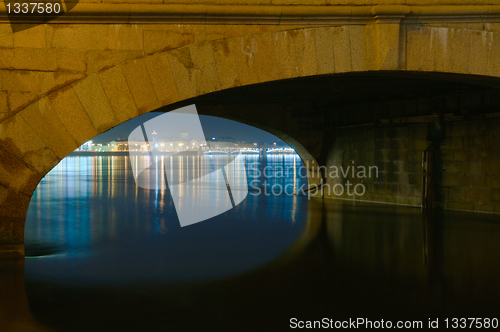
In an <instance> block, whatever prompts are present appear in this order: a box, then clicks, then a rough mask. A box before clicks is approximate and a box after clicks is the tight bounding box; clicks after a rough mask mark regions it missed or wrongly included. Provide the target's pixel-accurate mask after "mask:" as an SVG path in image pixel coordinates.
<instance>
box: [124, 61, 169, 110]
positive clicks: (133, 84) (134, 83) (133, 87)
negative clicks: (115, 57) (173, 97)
mask: <svg viewBox="0 0 500 332" xmlns="http://www.w3.org/2000/svg"><path fill="white" fill-rule="evenodd" d="M122 71H123V74H124V75H125V79H126V80H127V84H128V87H129V89H130V92H131V93H132V97H133V98H134V102H135V105H136V106H137V110H138V112H139V114H142V113H145V112H149V111H153V110H155V109H156V108H158V107H160V106H161V105H160V103H159V101H158V99H157V98H156V93H155V90H154V88H153V83H152V82H151V78H150V77H149V73H148V69H147V68H146V63H145V61H144V60H134V61H131V62H129V63H127V64H125V65H123V66H122Z"/></svg>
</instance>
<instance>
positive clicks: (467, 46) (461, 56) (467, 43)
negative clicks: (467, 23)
mask: <svg viewBox="0 0 500 332" xmlns="http://www.w3.org/2000/svg"><path fill="white" fill-rule="evenodd" d="M452 31H453V32H452V36H451V61H452V66H451V69H452V72H453V73H464V74H466V73H468V72H469V63H470V57H471V54H470V50H471V35H472V34H471V31H468V30H463V29H457V30H452Z"/></svg>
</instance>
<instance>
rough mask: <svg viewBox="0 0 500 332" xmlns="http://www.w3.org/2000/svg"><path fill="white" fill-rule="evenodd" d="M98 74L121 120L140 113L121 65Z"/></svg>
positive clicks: (118, 118) (116, 114) (117, 116)
mask: <svg viewBox="0 0 500 332" xmlns="http://www.w3.org/2000/svg"><path fill="white" fill-rule="evenodd" d="M98 76H99V79H100V81H101V83H102V87H103V88H104V92H106V96H107V97H108V100H109V102H110V104H111V107H112V108H113V111H114V113H115V116H116V118H117V120H118V121H119V122H125V121H127V120H129V119H131V118H134V117H136V116H138V115H139V112H138V111H137V107H136V106H135V103H134V100H133V98H132V94H131V93H130V89H129V87H128V84H127V81H126V80H125V76H124V75H123V73H122V70H121V68H120V67H114V68H111V69H108V70H106V71H104V72H101V73H99V74H98Z"/></svg>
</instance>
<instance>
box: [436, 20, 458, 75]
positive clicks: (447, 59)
mask: <svg viewBox="0 0 500 332" xmlns="http://www.w3.org/2000/svg"><path fill="white" fill-rule="evenodd" d="M434 29H435V30H436V34H435V37H436V38H435V39H434V40H433V45H432V46H433V48H434V49H435V53H434V55H435V65H436V67H435V70H437V71H441V72H451V70H452V60H451V56H452V49H451V39H452V37H453V34H454V29H448V28H434Z"/></svg>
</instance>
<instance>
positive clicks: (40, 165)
mask: <svg viewBox="0 0 500 332" xmlns="http://www.w3.org/2000/svg"><path fill="white" fill-rule="evenodd" d="M20 133H21V134H20ZM0 146H2V147H4V148H5V149H7V150H8V151H10V152H11V153H12V154H14V155H15V156H17V157H18V158H20V159H22V160H24V161H25V162H26V163H27V164H28V165H31V166H32V167H33V168H35V169H36V170H37V171H38V172H39V173H40V174H46V173H47V172H48V171H49V170H50V169H52V167H54V166H55V165H56V164H57V163H58V162H59V159H58V158H57V157H56V155H55V154H54V152H53V151H52V150H51V149H49V148H47V146H46V145H45V144H44V143H43V141H42V139H41V138H40V137H39V136H38V135H37V134H36V132H35V131H33V129H32V128H31V127H30V126H29V125H28V123H27V122H26V121H25V120H24V119H23V118H22V116H21V115H20V114H19V113H17V114H15V115H13V116H11V117H9V118H8V119H6V120H4V121H3V122H2V123H0Z"/></svg>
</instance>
